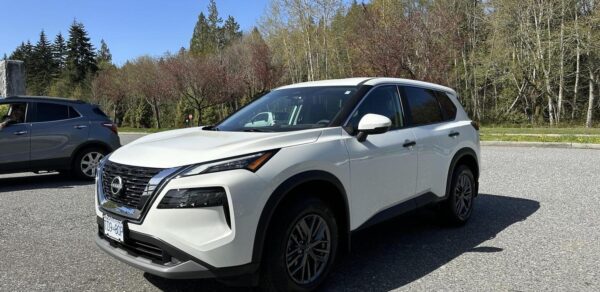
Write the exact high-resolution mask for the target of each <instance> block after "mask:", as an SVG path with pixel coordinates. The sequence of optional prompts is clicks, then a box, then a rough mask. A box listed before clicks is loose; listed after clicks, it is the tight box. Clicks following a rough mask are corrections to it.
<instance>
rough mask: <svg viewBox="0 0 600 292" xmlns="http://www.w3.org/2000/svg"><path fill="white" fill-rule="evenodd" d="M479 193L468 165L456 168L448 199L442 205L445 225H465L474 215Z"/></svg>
mask: <svg viewBox="0 0 600 292" xmlns="http://www.w3.org/2000/svg"><path fill="white" fill-rule="evenodd" d="M477 191H478V190H477V181H476V180H475V176H474V175H473V171H471V169H470V168H469V167H468V166H466V165H459V166H458V167H456V169H455V170H454V173H453V174H452V183H451V184H450V190H448V192H449V193H448V198H447V199H446V200H445V201H443V202H442V203H441V209H442V213H443V214H442V215H443V219H444V223H447V224H449V225H454V226H461V225H464V224H465V223H466V222H467V221H468V220H469V218H471V214H473V207H474V205H475V197H476V196H477Z"/></svg>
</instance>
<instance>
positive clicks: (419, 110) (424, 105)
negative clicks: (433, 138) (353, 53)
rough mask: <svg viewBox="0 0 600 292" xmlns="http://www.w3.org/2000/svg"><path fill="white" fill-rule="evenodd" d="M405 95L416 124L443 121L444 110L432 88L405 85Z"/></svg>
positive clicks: (413, 121) (413, 122)
mask: <svg viewBox="0 0 600 292" xmlns="http://www.w3.org/2000/svg"><path fill="white" fill-rule="evenodd" d="M403 92H404V95H406V101H407V103H408V108H409V111H410V115H411V118H412V124H413V125H415V126H418V125H426V124H433V123H439V122H441V121H443V117H442V111H441V110H440V105H439V103H438V101H437V98H436V96H435V93H434V92H433V91H432V90H428V89H425V88H419V87H410V86H404V87H403Z"/></svg>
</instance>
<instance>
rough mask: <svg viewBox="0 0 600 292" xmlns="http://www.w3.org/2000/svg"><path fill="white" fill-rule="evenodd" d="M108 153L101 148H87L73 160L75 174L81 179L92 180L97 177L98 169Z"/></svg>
mask: <svg viewBox="0 0 600 292" xmlns="http://www.w3.org/2000/svg"><path fill="white" fill-rule="evenodd" d="M105 155H106V151H105V150H104V149H102V148H100V147H90V148H85V149H83V150H81V151H79V153H77V155H76V156H75V159H74V160H73V167H72V171H73V174H74V175H75V176H76V177H78V178H81V179H87V180H92V179H94V178H95V177H96V169H97V168H98V164H99V163H100V160H102V158H104V156H105Z"/></svg>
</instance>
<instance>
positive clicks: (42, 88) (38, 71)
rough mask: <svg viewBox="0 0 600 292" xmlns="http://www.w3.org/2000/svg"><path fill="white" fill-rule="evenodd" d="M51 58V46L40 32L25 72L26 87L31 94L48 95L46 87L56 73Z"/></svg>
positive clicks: (43, 33) (44, 34)
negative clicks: (27, 69) (26, 78)
mask: <svg viewBox="0 0 600 292" xmlns="http://www.w3.org/2000/svg"><path fill="white" fill-rule="evenodd" d="M53 57H54V56H53V52H52V45H51V44H50V42H49V41H48V38H47V37H46V33H45V32H44V31H43V30H42V32H41V33H40V39H39V40H38V42H37V44H36V45H35V47H34V48H33V51H32V55H31V59H30V60H29V63H30V68H29V71H28V72H27V77H28V84H27V87H28V89H29V90H30V91H31V93H32V94H35V95H46V94H47V93H48V87H49V86H50V83H51V82H52V79H53V76H54V73H55V72H56V65H55V63H54V58H53Z"/></svg>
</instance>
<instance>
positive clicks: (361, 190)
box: [344, 85, 418, 225]
mask: <svg viewBox="0 0 600 292" xmlns="http://www.w3.org/2000/svg"><path fill="white" fill-rule="evenodd" d="M369 113H372V114H379V115H384V116H386V117H388V118H390V120H392V127H391V128H390V130H389V131H388V132H386V133H383V134H376V135H369V136H368V137H367V139H366V141H364V142H360V141H358V139H356V137H352V136H350V134H348V135H349V136H350V137H348V138H347V139H346V140H345V142H346V147H347V150H348V154H349V160H350V173H351V174H350V187H351V191H350V192H351V195H350V201H351V202H350V204H351V213H352V214H353V221H354V220H356V223H357V224H359V225H360V224H362V223H364V222H365V221H367V220H368V219H369V218H371V217H372V216H374V215H375V214H377V213H379V212H380V211H382V210H385V209H387V208H390V207H392V206H394V205H398V204H399V203H401V202H404V201H407V200H409V199H410V198H411V197H413V196H414V193H415V185H416V180H417V161H418V159H417V152H416V151H415V150H414V149H413V147H412V146H410V142H412V141H414V139H415V137H414V134H413V133H412V130H411V129H407V128H405V127H404V118H403V115H402V108H401V104H400V98H399V95H398V89H397V87H396V86H395V85H389V86H388V85H385V86H379V87H376V88H374V89H372V90H371V92H370V93H369V94H368V95H367V96H366V97H365V98H364V99H363V100H362V102H361V103H360V104H359V105H358V107H357V108H356V109H355V111H354V112H353V114H352V115H351V116H350V119H349V121H348V122H347V124H346V125H345V127H346V129H352V130H351V131H354V129H357V126H358V122H359V121H360V119H361V118H362V117H363V116H364V115H366V114H369ZM344 133H346V132H344ZM405 144H406V145H405ZM353 225H354V224H353Z"/></svg>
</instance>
